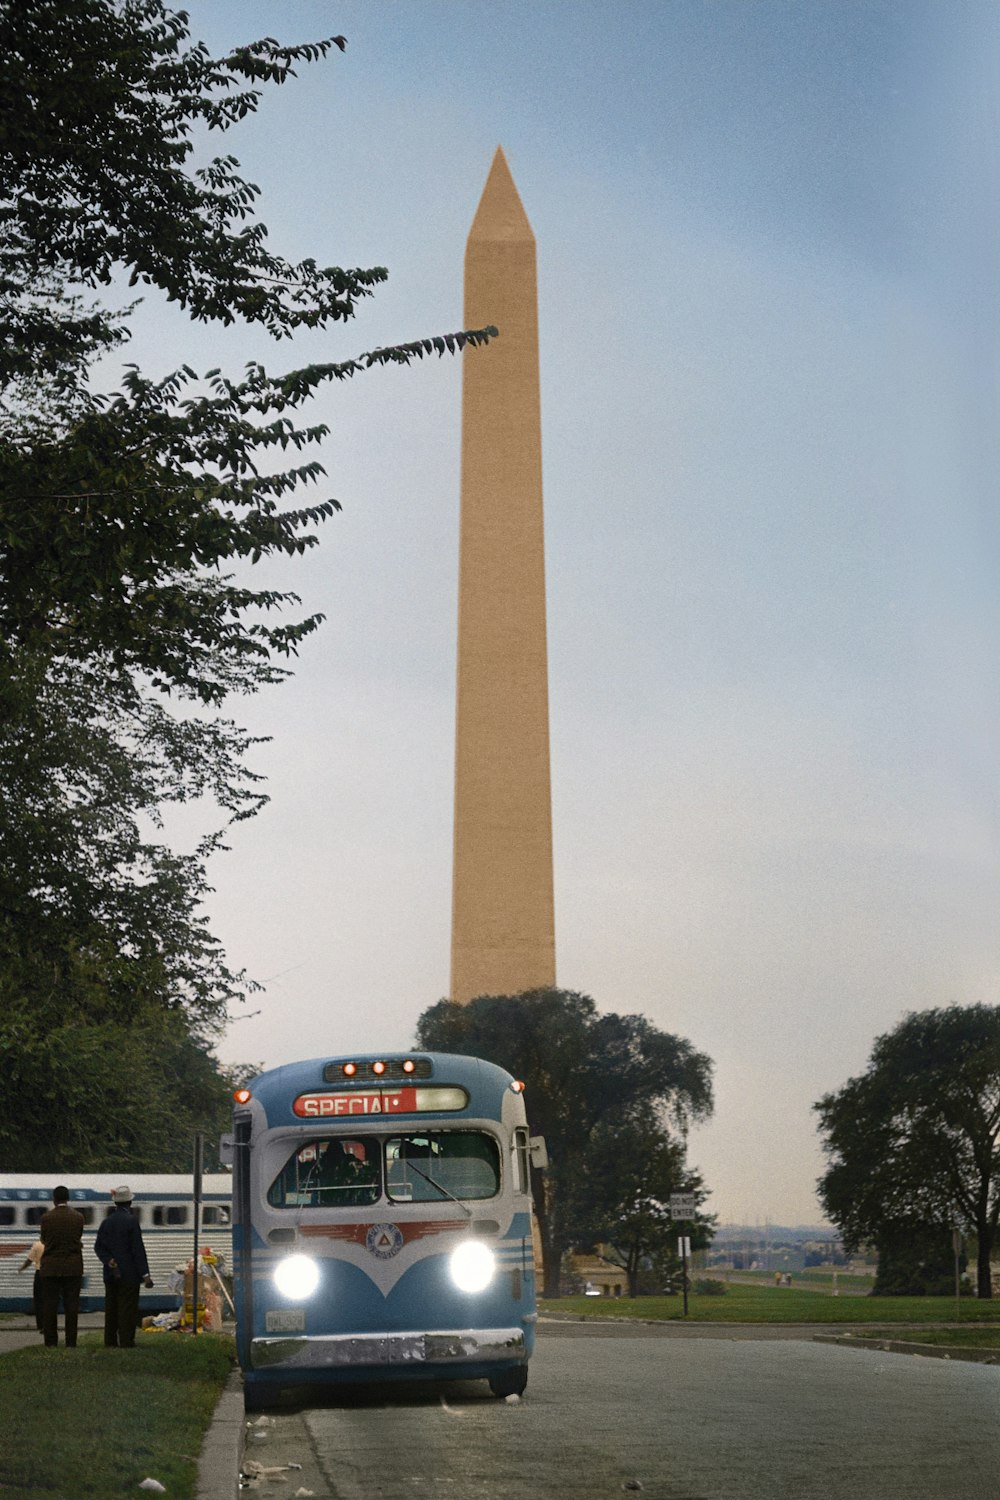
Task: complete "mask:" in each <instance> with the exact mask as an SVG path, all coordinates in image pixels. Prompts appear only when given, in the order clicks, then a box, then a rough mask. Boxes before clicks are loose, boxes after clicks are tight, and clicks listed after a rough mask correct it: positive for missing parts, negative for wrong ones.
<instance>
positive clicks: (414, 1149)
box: [233, 1052, 544, 1409]
mask: <svg viewBox="0 0 1000 1500" xmlns="http://www.w3.org/2000/svg"><path fill="white" fill-rule="evenodd" d="M522 1088H523V1086H522V1085H521V1084H520V1083H518V1082H517V1081H516V1080H515V1079H513V1078H512V1077H511V1076H510V1074H509V1073H506V1072H504V1070H503V1069H502V1068H498V1067H495V1066H494V1065H493V1064H492V1063H488V1062H482V1061H480V1060H478V1059H477V1058H472V1057H453V1056H448V1055H445V1054H438V1053H417V1052H414V1053H399V1054H396V1053H392V1054H389V1053H379V1054H378V1055H371V1056H365V1055H355V1056H352V1057H337V1058H332V1059H331V1058H329V1057H320V1058H316V1059H314V1060H313V1061H311V1062H301V1063H293V1064H289V1065H287V1066H285V1067H281V1068H275V1069H274V1070H272V1071H270V1072H267V1073H262V1074H260V1075H259V1076H258V1077H257V1078H255V1079H253V1080H251V1082H250V1083H249V1084H248V1085H247V1087H246V1088H244V1089H240V1090H238V1091H237V1093H236V1095H235V1096H234V1097H235V1100H236V1108H235V1111H234V1135H233V1153H234V1161H233V1272H234V1281H235V1300H236V1324H237V1345H238V1350H239V1358H240V1364H241V1365H242V1368H243V1374H244V1396H245V1401H246V1405H247V1406H248V1407H249V1408H251V1409H257V1408H259V1407H261V1406H265V1405H268V1404H270V1403H271V1402H273V1401H274V1400H275V1399H276V1397H277V1395H278V1392H279V1390H280V1389H281V1388H282V1387H292V1386H302V1385H307V1386H308V1385H313V1386H315V1385H325V1384H330V1383H335V1382H342V1381H354V1382H357V1381H383V1380H397V1379H401V1380H405V1379H421V1378H422V1379H427V1378H440V1379H479V1378H485V1379H486V1380H488V1381H489V1383H490V1388H491V1390H492V1391H493V1392H494V1394H495V1395H497V1396H508V1395H519V1394H520V1393H521V1392H522V1391H523V1390H524V1388H525V1385H526V1383H527V1378H528V1359H529V1357H530V1355H531V1352H532V1349H533V1347H534V1339H535V1321H536V1316H537V1314H536V1311H535V1270H534V1256H533V1251H532V1233H531V1189H530V1177H529V1164H530V1161H531V1159H532V1152H533V1151H534V1152H535V1153H536V1158H540V1156H541V1153H542V1152H543V1151H544V1146H543V1144H542V1143H541V1142H540V1141H536V1142H532V1141H531V1140H530V1139H529V1136H528V1126H527V1120H526V1117H525V1111H524V1099H523V1095H522Z"/></svg>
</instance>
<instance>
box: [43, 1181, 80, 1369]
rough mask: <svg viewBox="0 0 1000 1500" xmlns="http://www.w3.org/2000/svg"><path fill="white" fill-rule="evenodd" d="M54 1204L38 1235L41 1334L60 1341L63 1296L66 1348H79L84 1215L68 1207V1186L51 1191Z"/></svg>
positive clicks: (55, 1342) (48, 1338)
mask: <svg viewBox="0 0 1000 1500" xmlns="http://www.w3.org/2000/svg"><path fill="white" fill-rule="evenodd" d="M52 1203H53V1207H52V1208H50V1209H49V1211H48V1213H46V1214H43V1215H42V1222H41V1223H40V1224H39V1226H38V1236H39V1239H40V1240H41V1242H42V1244H43V1246H44V1247H45V1248H44V1251H43V1254H42V1258H41V1261H40V1262H39V1267H38V1274H39V1276H40V1277H41V1282H42V1334H43V1336H44V1338H45V1342H46V1344H47V1345H49V1346H50V1347H52V1346H54V1345H55V1344H58V1342H59V1301H60V1298H61V1299H62V1305H63V1317H64V1322H65V1334H64V1337H65V1341H66V1348H67V1349H75V1348H76V1325H77V1319H78V1317H79V1314H80V1288H81V1287H82V1286H83V1214H81V1213H78V1212H77V1210H76V1209H75V1208H70V1206H69V1188H67V1187H57V1188H53V1190H52Z"/></svg>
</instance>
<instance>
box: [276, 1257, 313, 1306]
mask: <svg viewBox="0 0 1000 1500" xmlns="http://www.w3.org/2000/svg"><path fill="white" fill-rule="evenodd" d="M274 1284H275V1286H276V1287H277V1288H278V1291H279V1292H280V1293H281V1295H282V1296H283V1297H291V1298H292V1299H293V1300H294V1301H296V1302H301V1301H303V1300H304V1299H305V1298H306V1297H311V1296H312V1294H313V1292H314V1291H315V1290H316V1288H317V1287H318V1286H319V1266H318V1265H317V1264H316V1262H315V1261H314V1260H313V1259H312V1257H311V1256H309V1255H289V1256H287V1257H286V1258H285V1259H284V1260H282V1261H279V1262H278V1264H277V1265H276V1266H275V1268H274Z"/></svg>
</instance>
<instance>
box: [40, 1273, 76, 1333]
mask: <svg viewBox="0 0 1000 1500" xmlns="http://www.w3.org/2000/svg"><path fill="white" fill-rule="evenodd" d="M82 1286H83V1277H82V1276H43V1277H42V1333H43V1334H44V1335H45V1342H46V1343H47V1344H49V1345H52V1344H58V1342H59V1299H60V1297H61V1298H62V1305H63V1313H64V1315H65V1322H66V1330H65V1331H66V1348H67V1349H75V1348H76V1320H77V1318H78V1316H79V1313H80V1288H81V1287H82Z"/></svg>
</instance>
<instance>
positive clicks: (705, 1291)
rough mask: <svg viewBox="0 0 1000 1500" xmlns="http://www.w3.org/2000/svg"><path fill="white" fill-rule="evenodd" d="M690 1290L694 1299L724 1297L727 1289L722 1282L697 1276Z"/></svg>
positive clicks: (709, 1277) (708, 1277)
mask: <svg viewBox="0 0 1000 1500" xmlns="http://www.w3.org/2000/svg"><path fill="white" fill-rule="evenodd" d="M691 1290H692V1291H693V1292H694V1294H695V1296H696V1297H724V1296H725V1295H726V1293H727V1292H728V1291H729V1288H728V1287H727V1286H726V1283H725V1282H724V1281H715V1280H714V1279H713V1278H712V1277H711V1276H699V1277H698V1279H697V1281H695V1283H694V1285H693V1286H692V1288H691Z"/></svg>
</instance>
